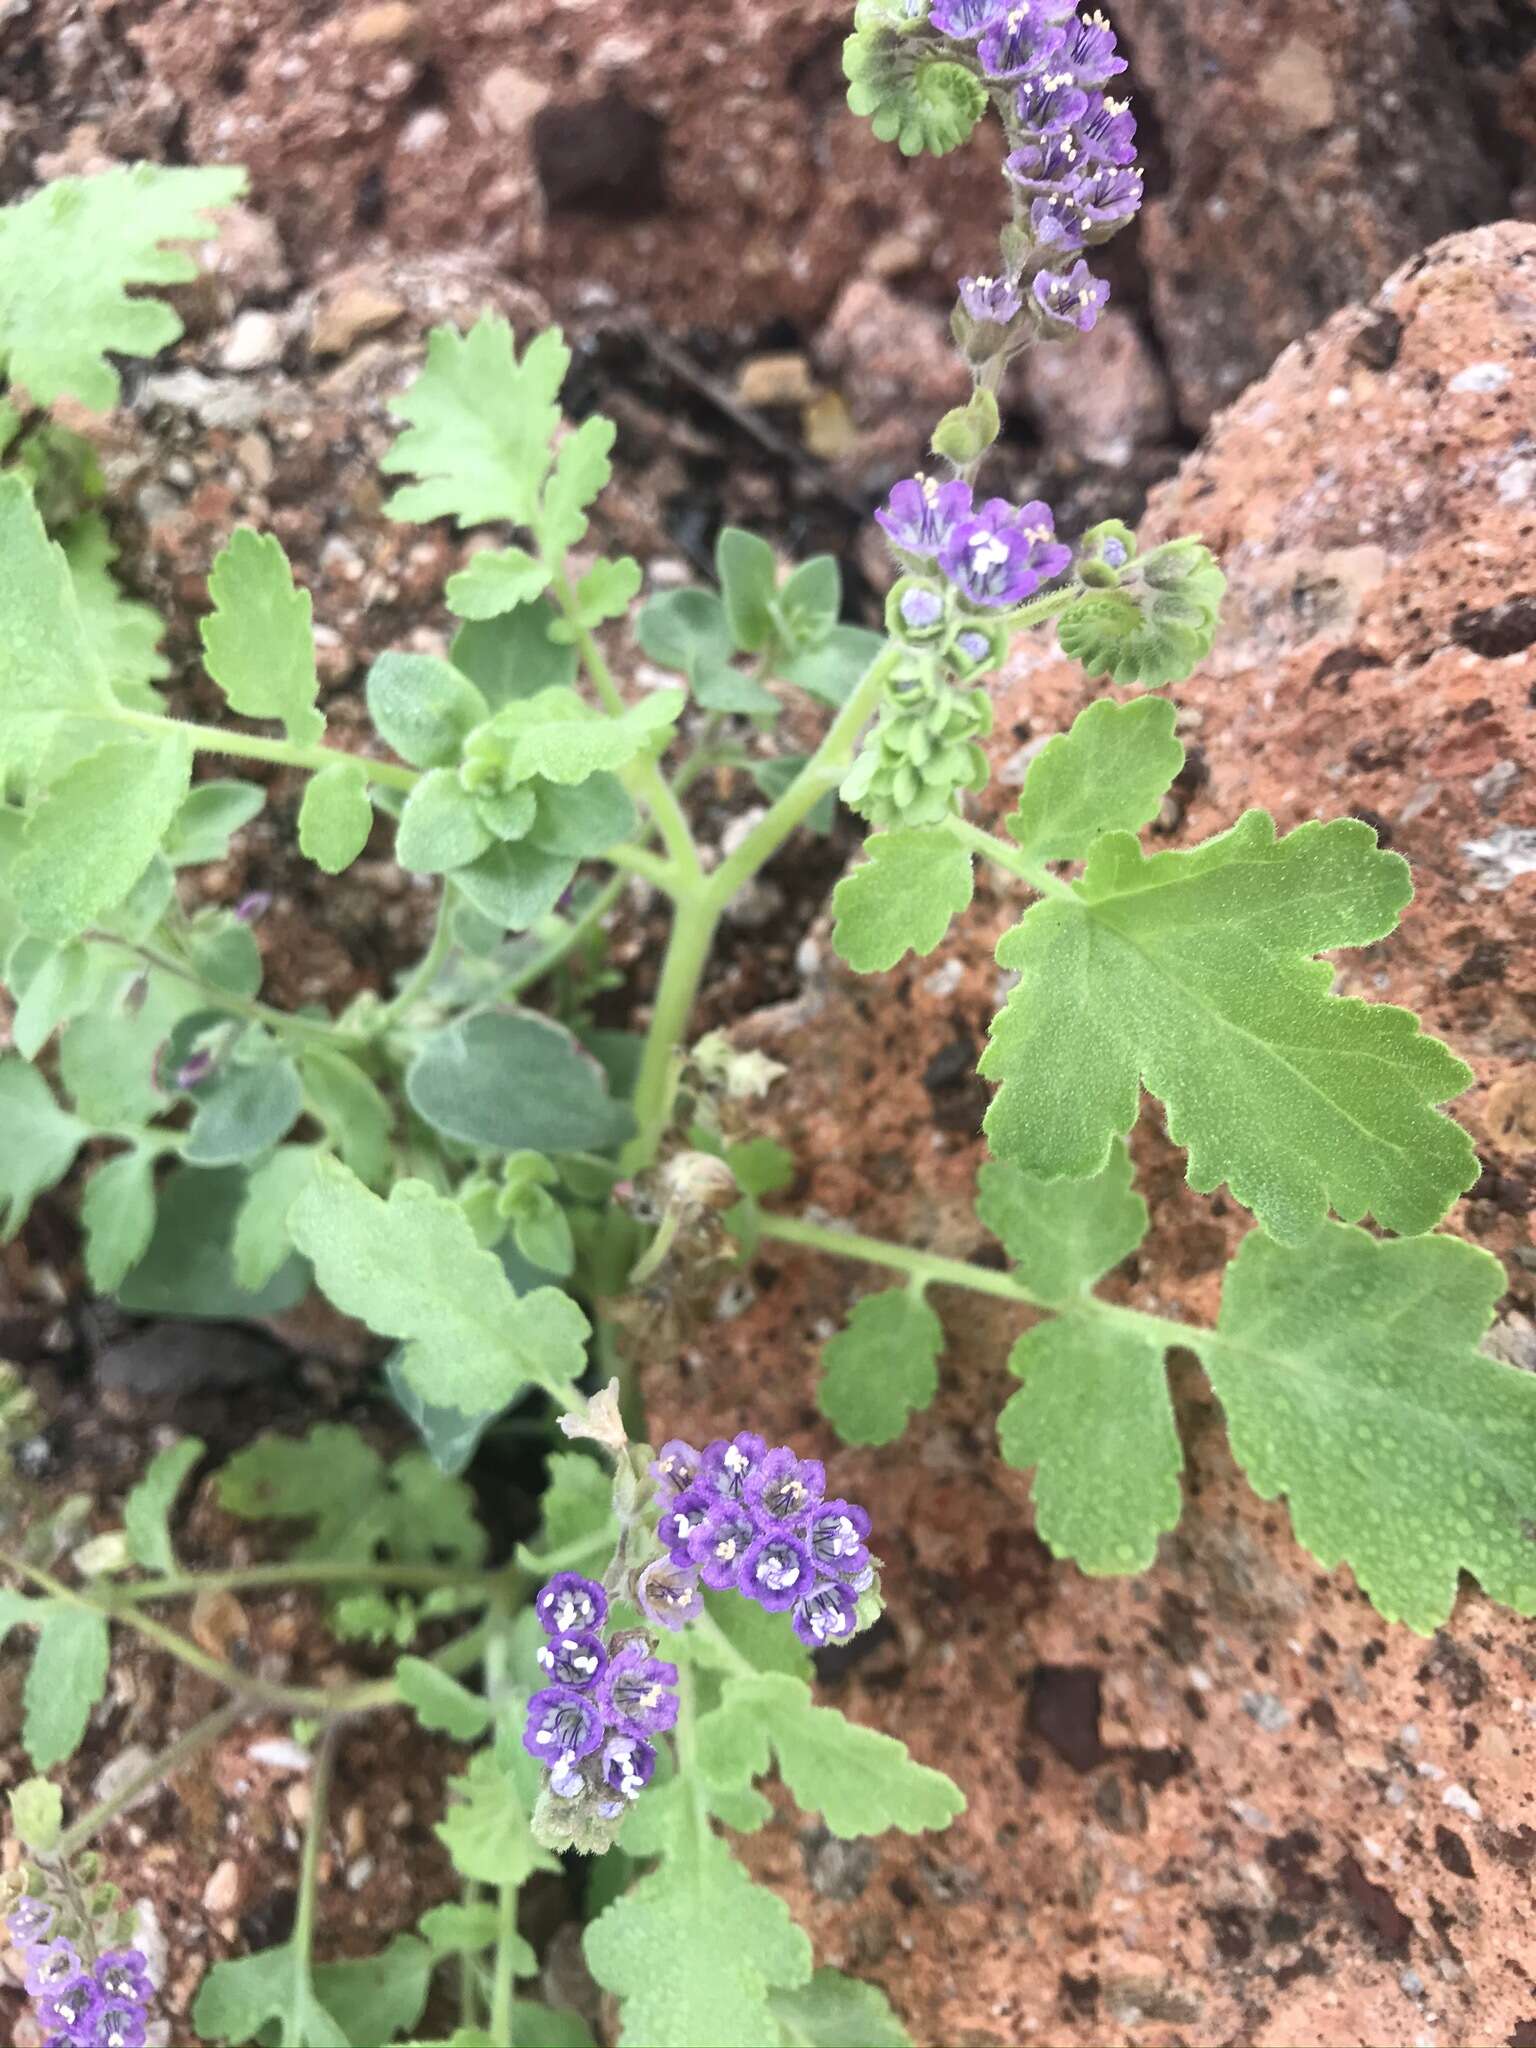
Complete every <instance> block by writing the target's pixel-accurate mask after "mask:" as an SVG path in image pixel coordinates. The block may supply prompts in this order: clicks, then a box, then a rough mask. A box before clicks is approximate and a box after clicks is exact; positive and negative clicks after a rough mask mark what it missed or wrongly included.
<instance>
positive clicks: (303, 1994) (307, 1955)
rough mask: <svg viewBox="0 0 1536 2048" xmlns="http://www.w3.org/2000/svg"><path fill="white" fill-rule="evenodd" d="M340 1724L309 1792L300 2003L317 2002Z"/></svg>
mask: <svg viewBox="0 0 1536 2048" xmlns="http://www.w3.org/2000/svg"><path fill="white" fill-rule="evenodd" d="M338 1732H339V1731H338V1729H337V1724H336V1723H335V1722H334V1721H332V1722H329V1723H328V1724H327V1726H326V1727H325V1729H324V1730H323V1731H322V1733H321V1736H320V1741H319V1743H318V1744H317V1746H316V1749H315V1769H314V1775H313V1777H312V1778H311V1780H310V1788H309V1825H308V1826H307V1827H306V1828H305V1830H304V1854H303V1856H302V1857H301V1859H300V1861H299V1900H298V1906H297V1909H296V1910H295V1912H294V1916H293V1937H292V1939H293V1971H294V1981H295V1984H296V1985H297V1986H298V1988H299V1992H300V2003H301V2004H304V2003H307V2002H308V2001H311V2000H313V1999H314V1979H313V1977H312V1975H311V1969H312V1958H313V1955H314V1947H315V1915H316V1911H317V1909H318V1906H319V1900H320V1884H319V1879H320V1850H321V1847H322V1846H323V1844H324V1841H325V1818H326V1813H327V1810H328V1808H329V1806H330V1803H331V1776H332V1772H333V1770H334V1767H335V1762H336V1738H337V1734H338Z"/></svg>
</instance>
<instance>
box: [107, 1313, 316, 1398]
mask: <svg viewBox="0 0 1536 2048" xmlns="http://www.w3.org/2000/svg"><path fill="white" fill-rule="evenodd" d="M288 1360H289V1354H288V1352H286V1351H285V1350H284V1349H283V1347H282V1346H281V1345H280V1344H276V1343H274V1342H273V1341H272V1339H271V1338H270V1337H263V1336H260V1335H259V1334H258V1333H257V1332H256V1331H254V1330H246V1329H241V1328H240V1327H239V1326H238V1325H236V1324H233V1323H146V1324H145V1326H144V1328H143V1329H141V1330H136V1331H135V1332H134V1334H133V1335H132V1336H131V1337H125V1338H123V1339H122V1340H121V1341H120V1342H119V1343H116V1344H109V1345H108V1346H107V1347H106V1349H105V1350H104V1351H103V1352H102V1353H101V1355H100V1357H99V1358H98V1359H97V1360H96V1363H95V1366H94V1367H93V1375H94V1378H95V1381H96V1384H97V1386H98V1387H100V1388H101V1389H102V1390H103V1391H104V1392H107V1393H117V1394H132V1395H135V1396H137V1397H138V1398H139V1399H141V1400H164V1399H166V1398H167V1397H169V1398H171V1399H175V1398H178V1397H181V1396H185V1395H188V1394H201V1393H205V1392H208V1391H210V1390H213V1389H217V1390H219V1391H221V1392H227V1393H233V1392H235V1391H237V1390H238V1389H239V1388H241V1387H249V1386H254V1385H256V1384H257V1382H258V1381H261V1380H265V1379H270V1378H271V1377H272V1376H273V1374H274V1373H277V1372H280V1371H281V1370H282V1369H283V1367H284V1366H285V1365H286V1364H287V1363H288Z"/></svg>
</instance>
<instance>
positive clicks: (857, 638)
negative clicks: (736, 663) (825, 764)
mask: <svg viewBox="0 0 1536 2048" xmlns="http://www.w3.org/2000/svg"><path fill="white" fill-rule="evenodd" d="M884 651H885V641H884V639H883V637H882V636H881V635H880V634H879V633H872V632H870V630H869V628H868V627H867V626H834V627H833V628H832V631H831V633H830V634H829V635H828V636H827V638H826V639H825V640H824V641H823V642H822V644H821V645H820V646H819V647H811V648H807V649H805V650H804V651H803V652H802V653H800V654H796V655H794V656H793V657H792V658H790V659H789V660H787V661H786V660H783V659H780V660H778V661H776V662H775V663H774V671H773V672H774V674H775V675H777V676H780V677H782V679H783V680H784V681H785V682H786V683H793V684H794V685H795V687H796V689H799V690H804V691H805V693H806V695H807V696H810V697H815V698H816V699H817V700H818V701H819V702H820V703H823V704H830V705H831V706H832V707H833V709H834V710H837V711H841V709H842V708H843V706H844V705H845V704H846V703H847V702H848V699H849V698H850V697H851V696H852V695H853V693H854V691H855V689H856V688H857V687H858V683H859V679H860V677H861V676H862V675H863V674H864V673H865V671H866V670H867V669H868V667H869V665H870V663H871V662H872V661H874V659H875V658H876V656H877V655H879V654H882V653H883V652H884Z"/></svg>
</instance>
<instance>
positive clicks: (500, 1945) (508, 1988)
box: [490, 1884, 517, 2048]
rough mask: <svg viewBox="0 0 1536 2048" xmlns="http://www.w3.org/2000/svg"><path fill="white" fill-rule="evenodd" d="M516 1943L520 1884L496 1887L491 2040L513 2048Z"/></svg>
mask: <svg viewBox="0 0 1536 2048" xmlns="http://www.w3.org/2000/svg"><path fill="white" fill-rule="evenodd" d="M516 1944H517V1886H516V1885H515V1884H503V1885H498V1886H497V1888H496V1959H495V1962H494V1963H493V1964H492V1966H491V1969H492V1975H491V2030H490V2031H491V2039H492V2040H493V2041H494V2042H496V2043H497V2048H512V1985H513V1974H512V1953H513V1950H514V1948H515V1947H516Z"/></svg>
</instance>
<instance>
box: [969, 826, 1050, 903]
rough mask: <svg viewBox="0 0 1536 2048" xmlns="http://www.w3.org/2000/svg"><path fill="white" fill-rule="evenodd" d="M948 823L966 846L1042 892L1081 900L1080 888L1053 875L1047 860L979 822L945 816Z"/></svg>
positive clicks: (1045, 894) (1047, 894)
mask: <svg viewBox="0 0 1536 2048" xmlns="http://www.w3.org/2000/svg"><path fill="white" fill-rule="evenodd" d="M944 825H945V829H946V830H947V831H948V832H950V833H951V834H952V835H953V836H954V837H955V838H956V839H958V840H959V841H960V844H961V845H962V846H966V847H969V848H970V850H971V852H972V853H977V854H980V855H981V857H982V859H983V860H989V861H991V862H992V864H993V866H994V867H999V868H1002V869H1004V870H1005V871H1006V872H1007V873H1008V874H1010V875H1016V876H1018V877H1019V879H1020V880H1021V881H1025V882H1028V883H1029V885H1030V887H1031V888H1032V889H1038V890H1039V892H1040V894H1041V895H1042V896H1059V897H1063V898H1064V899H1065V900H1066V901H1067V902H1068V903H1076V902H1077V901H1078V895H1077V891H1076V890H1075V889H1074V888H1072V886H1071V885H1070V884H1069V883H1067V882H1064V881H1062V879H1061V878H1060V876H1059V875H1053V874H1052V873H1051V871H1050V869H1049V868H1048V867H1046V865H1045V864H1044V862H1043V861H1036V860H1030V859H1029V857H1028V856H1027V855H1026V854H1024V853H1023V852H1021V851H1020V849H1019V848H1018V847H1016V846H1010V845H1009V844H1008V841H1007V840H1006V839H998V838H996V837H995V836H994V835H993V834H992V833H991V832H983V831H982V829H981V827H980V826H979V825H973V824H971V823H970V822H969V820H968V819H965V818H956V817H949V818H946V819H945V820H944Z"/></svg>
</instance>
